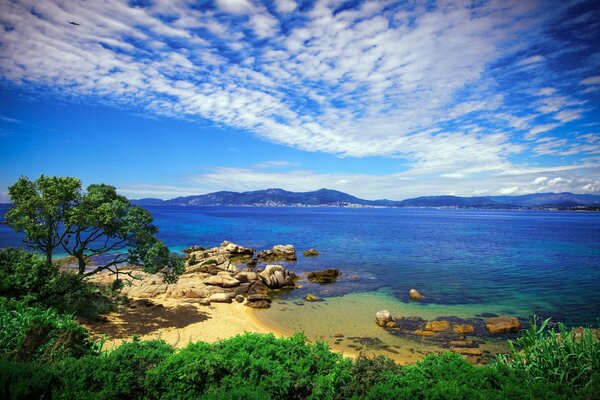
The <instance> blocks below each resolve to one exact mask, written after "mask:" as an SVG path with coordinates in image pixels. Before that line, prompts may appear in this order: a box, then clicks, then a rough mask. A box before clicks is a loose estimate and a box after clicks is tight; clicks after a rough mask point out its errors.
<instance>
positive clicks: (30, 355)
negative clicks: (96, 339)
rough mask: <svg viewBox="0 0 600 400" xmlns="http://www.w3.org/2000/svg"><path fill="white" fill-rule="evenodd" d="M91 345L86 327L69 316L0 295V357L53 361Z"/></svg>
mask: <svg viewBox="0 0 600 400" xmlns="http://www.w3.org/2000/svg"><path fill="white" fill-rule="evenodd" d="M91 349H92V344H91V343H90V341H89V340H88V333H87V331H86V330H85V329H84V328H83V327H81V326H80V325H79V324H78V323H77V322H76V321H75V320H74V319H73V318H72V317H71V316H68V315H60V314H58V313H57V312H56V311H54V310H52V309H41V308H37V307H27V306H25V305H23V304H22V303H19V302H17V301H14V300H7V299H3V298H0V357H3V358H8V359H15V360H21V361H40V362H52V361H54V360H57V359H60V358H63V357H67V356H73V357H81V356H82V355H84V354H88V353H89V352H90V351H91Z"/></svg>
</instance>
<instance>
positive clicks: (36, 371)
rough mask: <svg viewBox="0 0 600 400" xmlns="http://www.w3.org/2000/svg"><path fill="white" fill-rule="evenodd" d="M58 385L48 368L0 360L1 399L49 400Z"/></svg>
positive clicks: (56, 379)
mask: <svg viewBox="0 0 600 400" xmlns="http://www.w3.org/2000/svg"><path fill="white" fill-rule="evenodd" d="M59 383H60V380H59V378H58V376H57V374H56V372H55V371H54V370H53V369H52V368H50V367H49V366H45V365H38V364H33V363H23V362H18V361H13V360H9V359H5V358H0V398H1V399H7V400H8V399H11V400H20V399H41V400H45V399H50V398H52V397H51V395H52V388H53V387H56V386H58V385H59Z"/></svg>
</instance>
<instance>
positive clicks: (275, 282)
mask: <svg viewBox="0 0 600 400" xmlns="http://www.w3.org/2000/svg"><path fill="white" fill-rule="evenodd" d="M258 277H259V279H260V280H261V282H263V283H264V284H265V285H266V286H267V287H269V288H270V289H278V288H281V287H286V286H295V285H294V282H295V280H296V275H295V274H294V273H292V272H290V271H288V270H287V269H285V268H283V267H282V266H281V265H267V266H266V267H265V270H264V271H262V272H261V273H259V274H258Z"/></svg>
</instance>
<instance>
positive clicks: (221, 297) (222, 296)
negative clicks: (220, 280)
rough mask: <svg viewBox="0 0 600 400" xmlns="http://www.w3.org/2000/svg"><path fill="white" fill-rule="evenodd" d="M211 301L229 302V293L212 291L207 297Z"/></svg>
mask: <svg viewBox="0 0 600 400" xmlns="http://www.w3.org/2000/svg"><path fill="white" fill-rule="evenodd" d="M208 301H210V302H211V303H231V294H230V293H213V294H211V295H210V297H209V298H208Z"/></svg>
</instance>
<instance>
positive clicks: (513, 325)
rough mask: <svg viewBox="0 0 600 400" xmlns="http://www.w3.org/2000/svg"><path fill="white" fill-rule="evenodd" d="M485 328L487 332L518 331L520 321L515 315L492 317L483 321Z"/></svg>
mask: <svg viewBox="0 0 600 400" xmlns="http://www.w3.org/2000/svg"><path fill="white" fill-rule="evenodd" d="M485 329H486V330H487V331H488V332H489V333H506V332H518V331H519V330H520V329H521V323H520V322H519V320H518V319H516V318H515V317H494V318H488V319H487V320H486V321H485Z"/></svg>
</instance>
